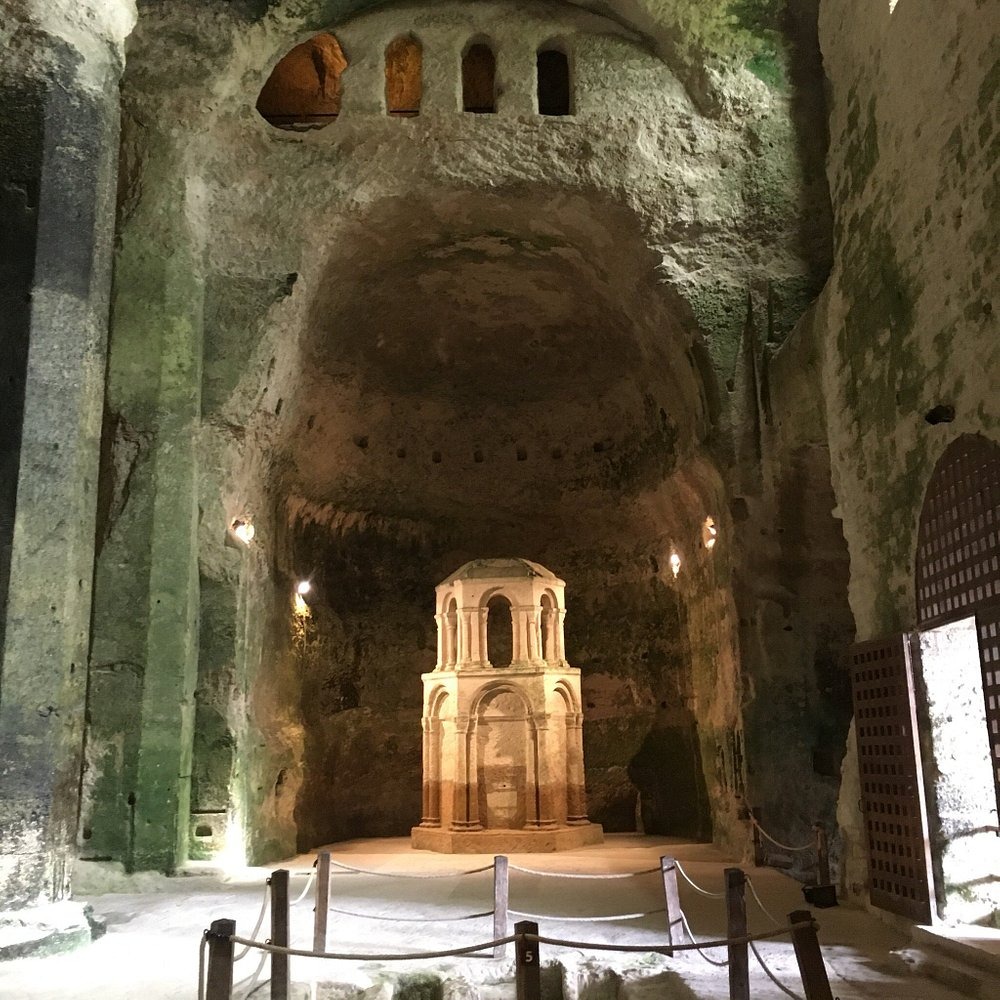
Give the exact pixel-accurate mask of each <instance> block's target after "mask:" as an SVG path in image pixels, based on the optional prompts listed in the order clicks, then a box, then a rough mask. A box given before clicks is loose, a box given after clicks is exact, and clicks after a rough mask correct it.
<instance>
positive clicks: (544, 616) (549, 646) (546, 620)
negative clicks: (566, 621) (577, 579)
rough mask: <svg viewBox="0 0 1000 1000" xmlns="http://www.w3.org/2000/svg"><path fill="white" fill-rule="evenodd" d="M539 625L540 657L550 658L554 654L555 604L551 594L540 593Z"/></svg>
mask: <svg viewBox="0 0 1000 1000" xmlns="http://www.w3.org/2000/svg"><path fill="white" fill-rule="evenodd" d="M541 604H542V613H541V621H540V622H539V624H540V626H541V635H542V659H543V660H551V659H552V658H553V657H554V656H555V642H554V638H555V636H554V632H555V624H556V613H555V605H554V603H553V601H552V595H551V594H542V600H541Z"/></svg>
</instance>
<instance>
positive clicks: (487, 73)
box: [462, 41, 497, 115]
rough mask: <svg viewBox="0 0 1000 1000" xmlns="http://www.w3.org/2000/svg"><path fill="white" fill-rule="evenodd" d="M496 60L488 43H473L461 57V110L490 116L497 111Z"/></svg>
mask: <svg viewBox="0 0 1000 1000" xmlns="http://www.w3.org/2000/svg"><path fill="white" fill-rule="evenodd" d="M496 75H497V60H496V56H495V55H494V54H493V49H492V48H491V47H490V45H489V43H488V42H483V41H479V42H473V43H472V44H470V45H469V46H468V48H466V50H465V53H464V55H463V56H462V110H463V111H469V112H471V113H472V114H476V115H492V114H495V113H496V110H497V106H496V105H497V99H496Z"/></svg>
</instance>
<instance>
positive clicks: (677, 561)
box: [670, 551, 681, 580]
mask: <svg viewBox="0 0 1000 1000" xmlns="http://www.w3.org/2000/svg"><path fill="white" fill-rule="evenodd" d="M680 571H681V557H680V556H679V555H678V554H677V552H676V551H672V552H671V553H670V572H671V573H673V574H674V579H675V580H676V579H677V574H678V573H680Z"/></svg>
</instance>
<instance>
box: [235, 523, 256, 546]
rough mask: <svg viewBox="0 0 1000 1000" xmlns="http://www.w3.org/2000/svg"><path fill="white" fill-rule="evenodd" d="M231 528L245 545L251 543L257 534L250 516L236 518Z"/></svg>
mask: <svg viewBox="0 0 1000 1000" xmlns="http://www.w3.org/2000/svg"><path fill="white" fill-rule="evenodd" d="M229 529H230V531H232V533H233V534H234V535H235V536H236V537H237V538H238V539H239V540H240V541H241V542H242V543H243V544H244V545H249V544H250V543H251V542H252V541H253V536H254V535H255V534H257V532H256V531H255V530H254V526H253V522H252V521H251V520H250V518H249V517H237V518H234V519H233V523H232V524H230V525H229Z"/></svg>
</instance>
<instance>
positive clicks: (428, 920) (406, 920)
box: [329, 906, 514, 924]
mask: <svg viewBox="0 0 1000 1000" xmlns="http://www.w3.org/2000/svg"><path fill="white" fill-rule="evenodd" d="M329 912H330V913H338V914H340V916H342V917H356V918H359V919H361V920H391V921H392V922H393V923H394V924H451V923H455V922H456V921H459V920H478V919H479V918H480V917H492V916H493V911H492V910H484V911H483V912H482V913H467V914H465V915H464V916H460V917H399V916H395V915H394V914H382V913H355V912H353V911H352V910H340V909H337V907H335V906H331V907H329ZM510 912H511V913H513V912H514V911H513V910H511V911H510Z"/></svg>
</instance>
